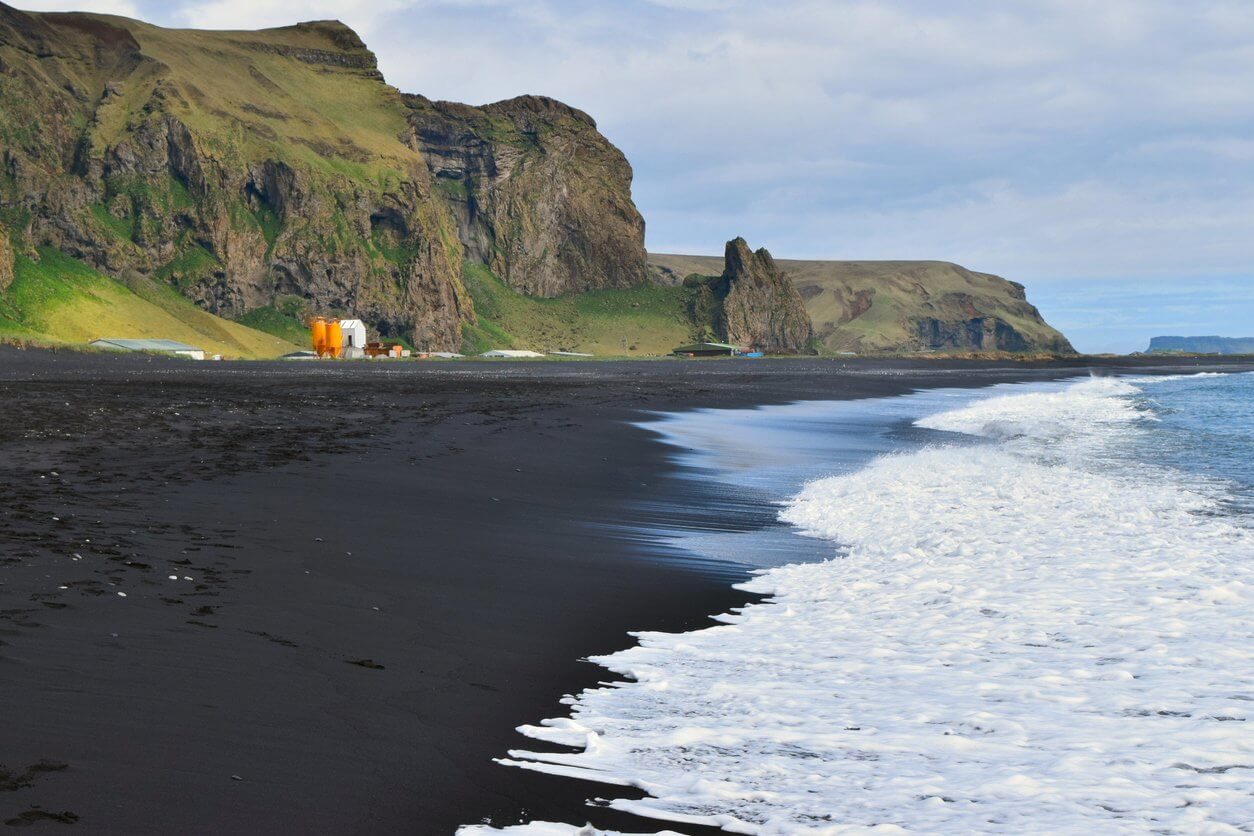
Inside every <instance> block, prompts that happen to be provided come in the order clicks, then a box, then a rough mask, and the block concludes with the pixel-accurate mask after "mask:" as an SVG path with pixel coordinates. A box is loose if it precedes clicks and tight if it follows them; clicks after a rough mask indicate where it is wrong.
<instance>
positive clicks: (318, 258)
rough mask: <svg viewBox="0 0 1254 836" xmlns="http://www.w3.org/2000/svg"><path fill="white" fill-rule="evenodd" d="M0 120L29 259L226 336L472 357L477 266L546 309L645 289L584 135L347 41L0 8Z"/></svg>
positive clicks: (634, 241) (8, 209)
mask: <svg viewBox="0 0 1254 836" xmlns="http://www.w3.org/2000/svg"><path fill="white" fill-rule="evenodd" d="M0 100H2V101H3V102H4V108H3V110H2V111H0V224H3V225H6V226H7V227H8V228H9V230H10V231H11V232H12V233H13V236H12V237H13V238H14V241H15V243H16V244H17V246H18V249H19V251H20V252H23V253H24V254H25V255H26V256H28V257H29V258H31V259H33V260H36V261H37V260H38V259H39V257H40V255H39V253H40V252H41V248H45V247H51V248H53V249H55V250H57V251H59V252H61V253H63V254H65V255H68V256H70V257H72V258H74V259H77V260H79V261H81V262H83V263H85V264H86V265H87V266H89V267H91V268H93V269H96V270H98V271H100V272H102V273H104V274H106V275H108V276H111V277H113V278H116V279H123V280H126V281H128V282H129V281H131V280H133V279H134V278H135V277H140V278H150V279H153V280H155V281H158V282H161V283H163V284H167V285H169V286H171V287H174V288H176V289H177V290H178V291H179V292H180V293H181V294H182V295H183V296H185V297H186V298H188V299H190V300H192V301H194V302H195V303H196V304H197V305H198V306H200V307H201V308H203V309H204V310H207V311H210V312H212V313H215V314H218V315H221V316H224V317H229V318H233V319H238V318H241V317H246V316H251V318H252V319H251V320H250V321H257V322H269V321H272V320H274V319H275V318H278V319H284V318H286V319H287V320H289V321H288V322H287V323H286V327H287V329H288V331H289V332H290V328H291V326H292V325H294V324H295V322H296V320H297V319H299V317H300V316H302V315H304V314H309V313H327V312H334V313H340V314H351V315H355V316H359V317H361V318H363V319H365V320H366V321H367V322H369V323H370V324H371V325H372V326H373V327H374V328H375V329H377V330H378V331H379V332H381V333H382V334H384V335H385V336H390V337H403V338H406V339H408V340H410V341H412V342H413V343H414V344H415V345H417V346H420V347H425V348H433V349H456V348H457V347H458V346H459V345H460V343H461V340H462V333H463V329H464V327H466V326H469V325H471V324H473V323H474V322H475V321H476V316H475V313H474V305H473V301H472V299H471V298H470V296H469V295H468V294H467V293H466V291H465V289H464V287H463V285H462V281H461V275H462V269H463V261H464V260H465V259H466V258H469V259H471V260H472V261H478V262H480V263H483V264H485V265H486V266H488V267H489V268H491V269H492V270H493V271H495V272H496V273H498V274H499V275H500V276H501V277H502V278H503V279H505V281H507V282H508V283H509V284H510V285H511V286H512V287H514V288H515V289H517V290H519V291H521V292H524V293H531V294H537V295H542V296H553V295H557V294H560V293H565V292H572V291H582V290H586V289H589V288H602V287H608V288H621V287H627V286H630V285H633V284H640V283H641V282H643V281H644V280H645V263H644V247H643V234H644V225H643V221H642V220H641V219H640V215H639V213H637V212H636V210H635V207H634V205H633V204H632V202H631V194H630V183H631V168H630V166H628V164H627V161H626V160H625V159H624V158H623V156H622V154H621V153H619V152H618V150H617V149H616V148H614V147H613V146H612V145H611V144H610V143H609V142H608V141H607V140H605V138H604V137H602V136H601V135H600V134H599V133H598V132H597V130H596V126H595V123H593V121H592V120H591V118H589V117H588V116H587V115H586V114H583V113H581V112H579V111H577V110H575V109H573V108H570V107H567V106H565V105H562V104H560V103H558V102H554V101H552V100H549V99H541V98H536V97H524V98H520V99H514V100H511V101H508V102H501V103H498V104H495V105H488V106H486V107H483V108H471V107H467V106H463V105H454V104H450V103H443V102H442V103H438V104H437V103H432V102H429V101H427V100H426V99H423V98H422V97H420V96H404V95H402V94H401V93H400V92H398V91H397V90H395V89H393V88H392V87H389V86H388V85H387V84H385V83H384V81H383V79H382V76H381V75H380V73H379V71H378V68H377V66H376V63H375V58H374V55H373V54H372V53H371V52H370V51H369V50H368V49H367V48H366V46H365V45H364V44H363V43H362V42H361V40H360V39H359V38H358V37H357V35H356V34H355V33H353V32H352V31H351V30H350V29H348V28H347V27H345V26H343V25H342V24H340V23H338V22H334V21H321V22H314V23H302V24H298V25H295V26H289V27H284V28H280V29H270V30H262V31H257V32H203V31H191V30H179V31H175V30H167V29H161V28H159V27H155V26H150V25H148V24H145V23H141V22H138V21H133V20H127V19H125V18H120V17H112V16H104V15H91V14H77V13H73V14H34V13H26V12H20V11H17V10H15V9H12V8H10V7H8V6H5V5H3V4H0ZM463 242H464V243H463ZM7 261H9V262H11V259H7ZM5 263H6V258H5V253H4V252H2V251H0V290H2V289H3V287H4V286H5V282H6V277H9V276H11V272H12V271H11V269H8V268H6V267H5V266H4V265H5ZM267 312H269V313H267Z"/></svg>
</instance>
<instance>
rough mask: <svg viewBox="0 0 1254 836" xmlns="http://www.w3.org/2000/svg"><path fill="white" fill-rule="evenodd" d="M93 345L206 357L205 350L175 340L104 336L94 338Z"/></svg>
mask: <svg viewBox="0 0 1254 836" xmlns="http://www.w3.org/2000/svg"><path fill="white" fill-rule="evenodd" d="M91 344H92V346H94V347H95V348H103V349H107V350H109V351H151V352H154V353H156V354H172V355H174V356H176V357H190V358H191V359H192V360H203V359H205V350H204V349H203V348H196V346H194V345H188V344H187V343H179V342H175V341H174V340H115V339H112V338H102V339H99V340H92V341H91Z"/></svg>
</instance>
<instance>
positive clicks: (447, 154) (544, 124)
mask: <svg viewBox="0 0 1254 836" xmlns="http://www.w3.org/2000/svg"><path fill="white" fill-rule="evenodd" d="M405 102H406V104H407V106H408V107H409V122H410V124H411V125H412V126H413V130H414V136H415V137H416V140H417V144H418V147H419V149H420V150H421V151H422V153H423V156H424V157H425V158H426V161H427V165H428V166H429V168H430V170H431V173H432V174H433V175H434V177H435V182H436V184H437V185H438V186H439V187H440V191H441V193H442V194H443V195H444V197H445V199H446V201H447V203H448V206H449V208H450V210H451V212H452V214H453V216H454V217H455V218H456V219H457V230H458V236H459V238H460V240H461V243H462V246H463V247H464V248H465V250H466V253H467V256H468V257H470V258H471V259H473V260H474V261H476V262H478V263H479V264H482V265H484V266H486V267H487V268H489V269H490V270H491V271H492V272H493V273H494V274H495V275H497V276H498V277H500V278H501V279H502V280H503V281H504V282H505V283H506V284H508V285H509V286H510V287H513V288H514V289H515V290H518V291H521V292H523V293H527V294H531V295H535V296H545V297H552V296H558V295H561V294H563V293H572V292H576V293H577V292H583V291H587V290H594V289H602V288H626V287H631V286H633V285H637V284H641V283H642V282H644V281H645V279H646V268H645V254H644V220H643V219H642V218H641V217H640V213H639V212H637V211H636V207H635V204H633V203H632V200H631V178H632V171H631V166H630V165H629V164H628V163H627V158H626V157H624V156H623V154H622V152H620V151H619V150H618V149H617V148H615V147H614V146H613V145H612V144H610V142H609V141H608V140H607V139H606V138H605V137H604V136H602V135H601V134H600V133H599V132H598V131H597V128H596V122H594V121H593V120H592V117H590V116H588V114H586V113H584V112H583V111H580V110H576V109H575V108H573V107H569V106H567V105H564V104H562V103H561V102H557V101H554V100H552V99H548V98H544V97H541V96H522V97H519V98H516V99H510V100H508V101H503V102H497V103H496V104H490V105H486V106H484V107H470V106H468V105H462V104H455V103H452V102H432V101H430V100H428V99H426V98H423V97H422V96H406V97H405Z"/></svg>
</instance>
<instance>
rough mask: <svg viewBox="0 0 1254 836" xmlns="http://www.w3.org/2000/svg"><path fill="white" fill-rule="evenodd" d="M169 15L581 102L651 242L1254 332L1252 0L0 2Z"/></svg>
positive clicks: (1132, 317)
mask: <svg viewBox="0 0 1254 836" xmlns="http://www.w3.org/2000/svg"><path fill="white" fill-rule="evenodd" d="M17 5H19V6H21V7H23V8H30V9H67V8H81V9H89V10H92V11H102V12H111V13H116V14H124V15H127V16H131V17H140V18H143V19H146V20H149V21H152V22H154V23H158V24H161V25H166V26H191V27H205V28H232V29H242V28H257V27H264V26H277V25H285V24H288V23H292V22H295V21H297V20H311V19H319V18H338V19H340V20H343V21H344V22H345V23H347V24H349V25H350V26H352V27H353V28H354V29H356V30H357V31H358V32H359V33H360V34H361V35H362V37H363V38H364V39H365V40H366V42H367V44H368V45H369V46H370V47H371V48H372V49H373V50H374V51H375V53H376V54H377V55H378V58H379V65H380V68H381V69H382V71H383V73H384V75H385V76H386V78H387V80H388V82H389V83H391V84H393V85H395V86H397V87H399V88H400V89H402V90H405V91H407V92H417V93H422V94H424V95H426V96H428V97H431V98H435V99H449V100H454V101H464V102H470V103H473V104H484V103H487V102H491V101H497V100H500V99H504V98H509V97H511V96H516V95H521V94H524V93H538V94H544V95H549V96H552V97H554V98H558V99H561V100H562V101H565V102H567V103H569V104H572V105H574V106H576V107H579V108H581V109H583V110H585V111H587V112H588V113H590V114H591V115H592V116H593V117H594V118H595V119H596V120H597V123H598V125H599V126H600V128H601V130H602V131H603V132H604V133H605V134H606V135H607V136H608V137H609V138H610V140H611V141H613V142H614V143H615V144H616V145H618V146H619V147H620V148H621V149H622V150H623V152H624V153H625V154H626V155H627V158H628V159H629V160H630V161H631V163H632V166H633V168H634V170H635V182H634V187H633V195H634V197H635V201H636V204H637V206H638V207H639V209H640V211H641V213H642V214H643V215H644V217H645V221H646V224H647V233H646V242H647V246H648V248H649V249H650V250H652V251H654V252H685V253H705V254H715V253H721V252H722V247H723V243H724V242H725V241H726V240H728V239H729V238H732V237H734V236H736V235H742V236H744V237H745V238H746V239H748V241H749V243H750V244H751V245H752V246H753V247H755V248H756V247H759V246H765V247H767V248H768V249H770V250H771V252H772V253H773V254H774V255H775V256H776V257H779V258H839V259H914V258H921V259H940V260H945V261H954V262H957V263H960V264H963V265H965V266H967V267H970V268H972V269H975V270H981V271H985V272H991V273H997V274H999V275H1002V276H1005V277H1007V278H1011V279H1014V280H1016V281H1019V282H1021V283H1023V284H1025V285H1026V286H1027V288H1028V296H1029V299H1030V300H1031V301H1033V302H1034V303H1036V304H1037V305H1038V306H1039V307H1040V308H1041V310H1042V312H1043V313H1044V315H1045V317H1046V318H1047V319H1048V320H1049V321H1050V322H1051V323H1053V324H1054V325H1056V326H1058V327H1059V328H1061V329H1062V330H1063V331H1064V332H1065V333H1066V334H1067V335H1068V336H1069V337H1071V338H1072V341H1073V342H1074V343H1075V345H1076V347H1077V348H1078V349H1080V350H1082V351H1090V352H1097V351H1133V350H1139V349H1144V348H1145V347H1146V344H1147V343H1148V340H1149V337H1150V336H1153V335H1157V334H1222V335H1226V336H1252V335H1254V2H1249V0H1228V1H1227V2H1218V1H1216V2H1211V1H1210V0H1193V2H1174V1H1173V0H1102V2H1097V3H1095V2H1091V0H947V2H943V3H938V2H935V0H882V1H881V2H868V1H866V0H863V1H861V2H857V1H854V2H845V0H829V1H828V2H814V1H813V0H774V2H769V3H768V2H760V1H756V0H617V2H613V1H611V0H588V1H587V2H573V0H443V2H439V1H438V0H309V1H308V2H303V3H302V2H297V1H295V0H284V1H283V2H280V0H162V2H152V0H71V2H61V0H25V2H22V0H18V3H17Z"/></svg>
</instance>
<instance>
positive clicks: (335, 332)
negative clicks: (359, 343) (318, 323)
mask: <svg viewBox="0 0 1254 836" xmlns="http://www.w3.org/2000/svg"><path fill="white" fill-rule="evenodd" d="M343 348H344V331H343V330H342V329H341V328H340V321H339V320H338V319H333V320H331V321H330V322H328V323H327V356H329V357H339V356H340V351H341V350H342V349H343Z"/></svg>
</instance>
